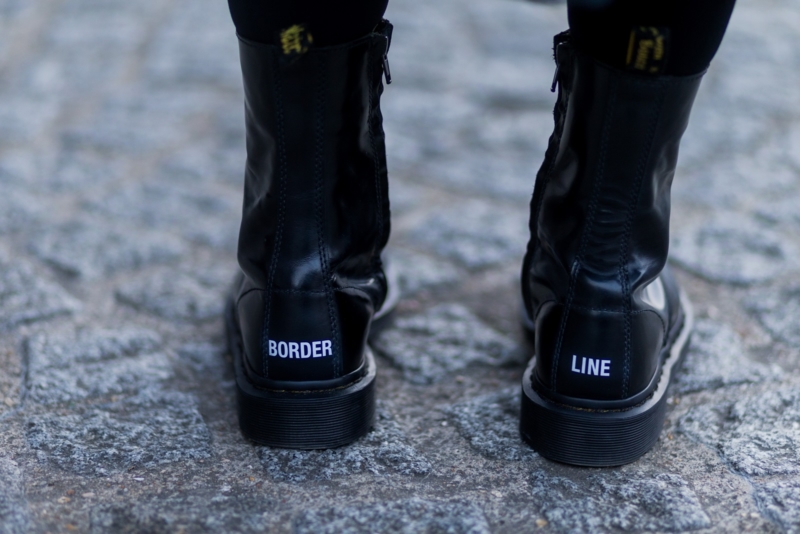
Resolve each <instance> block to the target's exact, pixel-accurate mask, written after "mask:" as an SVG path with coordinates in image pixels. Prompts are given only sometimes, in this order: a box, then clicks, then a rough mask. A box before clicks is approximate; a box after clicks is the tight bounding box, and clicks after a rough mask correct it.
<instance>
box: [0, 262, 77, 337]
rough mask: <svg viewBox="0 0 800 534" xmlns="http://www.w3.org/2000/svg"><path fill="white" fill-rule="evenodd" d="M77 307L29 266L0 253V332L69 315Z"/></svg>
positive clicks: (57, 287) (64, 292)
mask: <svg viewBox="0 0 800 534" xmlns="http://www.w3.org/2000/svg"><path fill="white" fill-rule="evenodd" d="M79 307H80V304H79V302H78V301H77V300H76V299H75V298H73V297H72V296H70V295H69V293H67V292H66V291H65V290H64V289H62V288H61V287H59V286H58V285H56V284H55V283H54V282H51V281H49V280H46V279H45V278H42V277H40V276H37V274H36V273H35V272H34V269H33V267H32V266H31V265H30V264H28V263H27V262H24V261H19V260H16V261H13V262H12V260H11V259H10V258H9V256H8V255H7V254H6V253H5V252H3V251H2V250H0V330H6V329H8V328H10V327H13V326H16V325H19V324H21V323H31V322H36V321H41V320H44V319H49V318H51V317H54V316H57V315H64V314H69V313H72V312H74V311H76V310H77V309H78V308H79Z"/></svg>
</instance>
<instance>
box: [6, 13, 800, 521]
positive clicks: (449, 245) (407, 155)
mask: <svg viewBox="0 0 800 534" xmlns="http://www.w3.org/2000/svg"><path fill="white" fill-rule="evenodd" d="M387 18H389V19H390V20H391V21H392V22H393V23H394V24H395V32H394V37H393V42H392V47H391V52H390V54H389V56H390V57H389V59H390V61H391V66H392V73H393V77H394V83H392V85H391V86H387V87H386V91H385V93H384V97H383V98H382V111H383V115H384V124H385V127H386V135H387V150H388V154H387V158H388V164H389V170H390V191H391V202H392V217H393V218H392V232H393V233H392V242H391V244H390V247H389V250H387V257H389V259H390V261H391V262H392V263H393V265H394V267H395V268H396V270H397V271H399V276H400V283H401V286H402V289H403V291H404V298H403V299H402V300H401V303H400V305H399V307H398V309H397V310H396V312H395V316H394V325H393V326H392V325H390V326H388V327H387V329H385V330H384V331H383V332H382V333H381V334H380V335H378V339H377V341H376V343H375V345H376V347H375V348H376V349H377V350H376V352H377V353H378V357H377V360H378V364H379V374H378V380H377V390H378V397H379V407H380V409H379V417H378V423H377V425H376V427H375V429H374V430H373V431H372V432H371V433H369V434H368V435H367V436H365V437H364V438H362V439H361V440H359V441H358V442H356V443H354V444H352V445H350V446H347V447H342V448H338V449H334V450H329V451H288V450H281V449H271V448H266V447H261V446H258V445H256V444H254V443H250V442H248V441H247V440H245V439H244V438H242V436H241V433H240V432H239V429H238V426H237V415H236V398H235V395H236V389H235V383H234V381H233V369H232V366H231V360H230V358H231V356H230V354H229V353H228V350H227V348H226V345H225V334H224V327H223V320H222V313H223V296H224V294H225V291H226V290H227V289H228V287H229V284H230V283H231V282H232V280H233V278H234V275H235V271H236V265H235V261H236V258H235V248H236V241H237V236H236V233H237V227H238V224H239V216H240V213H241V202H242V197H241V195H242V189H241V188H242V178H243V171H244V162H245V136H244V120H243V119H244V114H243V104H242V100H243V99H242V94H243V93H242V81H241V74H240V72H239V60H238V50H237V46H238V43H237V40H236V36H235V30H234V27H233V25H232V24H231V22H230V18H229V16H228V10H227V6H226V4H225V2H221V1H219V0H168V1H158V0H139V1H137V2H125V1H123V0H70V1H69V2H61V1H53V0H0V190H2V195H0V451H2V453H1V454H0V534H5V533H13V534H17V533H22V532H32V533H34V534H45V533H47V532H63V531H76V532H108V531H118V532H181V531H185V532H220V531H224V532H264V531H274V532H297V533H302V532H311V531H313V532H334V531H335V532H339V531H342V532H364V531H399V532H418V531H422V532H454V533H458V532H470V533H482V532H498V533H505V532H520V531H521V532H525V531H533V530H535V531H536V532H542V533H548V532H583V531H591V532H612V531H620V530H626V531H637V532H639V531H651V530H652V531H660V532H672V531H692V530H702V531H703V532H710V533H718V532H729V531H769V532H773V531H774V532H781V531H786V532H792V531H800V518H799V517H798V512H797V510H798V502H799V500H800V489H798V484H797V478H798V469H800V467H798V466H799V465H800V457H798V453H797V451H798V450H800V434H798V428H800V415H799V414H800V400H798V395H799V394H798V393H797V392H798V378H797V377H796V376H795V375H794V374H793V373H795V372H796V370H797V369H798V368H800V359H798V353H799V351H800V327H798V326H797V321H796V320H795V318H796V317H797V316H800V309H798V308H800V304H798V303H800V298H798V294H800V290H799V289H798V287H800V285H798V284H800V278H799V277H798V275H799V274H800V269H798V261H799V260H800V233H798V231H797V230H798V226H799V225H800V216H798V213H800V212H799V211H798V209H797V206H798V205H800V91H797V87H800V55H798V49H797V46H796V43H797V40H798V31H799V30H798V28H800V4H798V2H797V1H796V0H770V1H769V2H767V1H766V0H739V1H738V2H737V6H736V10H735V12H734V16H733V19H732V20H731V24H730V27H729V31H728V34H727V35H726V38H725V40H724V42H723V44H722V46H721V48H720V52H719V54H718V57H717V58H716V59H715V61H714V63H713V64H712V66H711V68H710V70H709V72H708V74H707V75H706V78H705V80H704V82H703V85H702V87H701V89H700V93H699V94H698V98H697V102H696V105H695V106H694V108H693V111H692V120H691V123H690V126H689V130H688V131H687V133H686V136H685V137H684V142H683V143H682V145H681V158H680V165H679V168H678V170H677V172H676V176H675V184H674V188H673V203H672V210H673V214H674V216H673V217H672V220H671V225H672V238H673V243H672V249H671V256H672V260H673V262H674V263H675V264H676V269H675V270H676V274H677V277H678V278H679V280H680V282H681V285H682V287H683V288H684V289H685V290H686V292H687V293H688V295H689V297H690V298H691V299H692V300H693V301H694V304H695V309H696V310H697V316H698V317H699V319H698V321H697V326H696V331H695V334H694V340H693V343H692V346H691V349H690V352H689V354H688V356H687V359H686V362H685V365H684V366H683V369H682V370H681V372H680V374H679V376H678V380H677V382H676V383H675V384H674V386H673V388H672V390H671V392H670V397H671V398H670V403H669V406H668V412H667V423H666V425H665V431H664V433H663V434H662V437H661V439H660V440H659V442H658V443H657V444H656V446H655V448H654V449H653V450H652V451H651V452H650V453H648V454H647V455H645V456H644V457H643V458H642V459H641V460H639V461H637V462H635V463H634V464H632V465H629V466H625V467H622V468H609V469H602V470H594V469H592V470H587V469H577V468H571V467H568V466H563V465H560V464H555V463H552V462H548V461H546V460H545V459H543V458H541V457H539V456H538V455H536V454H535V453H534V452H533V451H532V450H531V449H530V448H529V447H528V446H527V445H526V444H525V443H524V442H522V440H521V439H520V437H519V434H518V427H517V425H518V410H519V380H520V374H521V372H522V368H523V365H524V362H525V360H526V359H527V358H528V357H529V356H530V352H531V350H532V347H531V346H530V345H529V344H528V343H527V342H526V341H525V340H524V336H523V334H522V330H521V328H520V326H519V318H518V317H519V316H518V313H519V300H518V299H519V281H518V273H519V266H520V261H521V259H522V257H523V254H524V251H525V246H526V242H527V240H528V203H529V201H530V198H531V193H532V191H533V185H534V180H535V175H536V172H537V170H538V167H539V165H540V162H541V160H542V156H543V153H544V149H545V146H546V143H547V140H548V137H549V135H550V133H551V132H552V128H553V125H552V114H551V110H552V107H553V101H554V95H553V94H552V93H551V92H550V91H549V89H550V82H551V80H552V77H553V72H554V68H555V67H554V65H553V60H552V48H551V47H552V36H553V34H555V33H557V32H560V31H562V30H563V29H565V28H566V27H567V15H566V8H565V4H564V2H545V1H541V2H540V1H535V2H520V1H513V0H470V2H466V3H465V2H462V1H459V0H439V1H437V2H424V1H423V0H406V1H404V2H398V1H396V0H393V1H392V2H390V5H389V11H388V12H387Z"/></svg>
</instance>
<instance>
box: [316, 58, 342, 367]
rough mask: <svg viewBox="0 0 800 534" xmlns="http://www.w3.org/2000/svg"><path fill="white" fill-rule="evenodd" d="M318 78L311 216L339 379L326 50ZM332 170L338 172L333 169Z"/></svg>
mask: <svg viewBox="0 0 800 534" xmlns="http://www.w3.org/2000/svg"><path fill="white" fill-rule="evenodd" d="M316 61H317V65H316V66H317V68H318V69H319V73H318V77H317V87H316V91H315V92H316V98H315V103H314V104H315V109H314V123H315V124H314V126H315V127H314V175H315V176H314V181H315V182H316V184H315V195H314V204H315V206H314V215H315V218H316V223H317V248H318V251H319V261H320V267H321V269H322V284H323V288H324V291H325V297H326V301H327V303H328V319H329V321H330V326H331V341H332V342H333V376H334V378H338V377H339V376H340V375H341V372H342V358H343V354H342V351H341V343H340V342H339V329H338V321H337V318H336V310H335V309H334V303H333V290H332V284H331V278H332V273H331V267H330V262H329V260H328V251H327V248H326V247H325V225H324V224H323V218H324V213H323V212H324V205H323V196H324V195H325V165H324V158H325V100H326V98H325V97H326V95H325V88H326V87H327V67H328V62H327V53H320V54H319V56H318V57H317V60H316ZM334 172H337V171H336V169H334Z"/></svg>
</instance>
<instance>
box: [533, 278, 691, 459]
mask: <svg viewBox="0 0 800 534" xmlns="http://www.w3.org/2000/svg"><path fill="white" fill-rule="evenodd" d="M681 304H682V306H683V309H684V322H683V326H682V327H681V330H680V332H679V333H678V334H677V336H676V338H675V341H674V342H673V344H672V346H671V347H670V349H669V351H668V353H667V355H666V358H665V361H664V363H663V367H662V371H661V377H660V379H659V382H658V385H657V386H656V389H655V391H653V394H652V395H651V396H650V397H648V398H647V399H646V400H645V401H644V402H642V403H641V404H639V405H637V406H633V407H631V408H628V409H617V410H603V409H601V408H598V409H587V408H574V407H571V406H567V405H564V404H559V403H555V402H552V401H550V400H548V399H546V398H544V397H542V396H541V395H539V394H538V393H537V392H536V390H534V388H533V385H532V384H533V381H532V379H533V372H534V369H535V367H536V357H534V358H533V359H532V360H531V362H530V364H529V365H528V368H527V369H526V370H525V374H524V376H523V377H522V409H521V418H520V433H521V435H522V438H523V439H524V440H525V441H526V442H528V443H529V444H530V445H531V446H532V447H533V448H534V449H535V450H536V452H538V453H539V454H541V455H542V456H544V457H545V458H547V459H549V460H554V461H556V462H562V463H566V464H571V465H579V466H586V467H612V466H618V465H623V464H628V463H631V462H633V461H635V460H637V459H638V458H639V457H641V456H642V455H643V454H645V453H646V452H647V451H648V450H650V449H651V448H652V447H653V445H655V443H656V441H657V440H658V436H659V434H660V433H661V429H662V427H663V426H664V418H665V416H666V408H667V389H668V387H669V384H670V381H671V379H672V375H673V374H674V373H675V372H676V371H677V369H678V367H679V366H680V363H681V361H682V360H683V357H684V356H685V354H686V350H687V349H688V347H689V338H690V336H691V331H692V328H693V323H694V319H693V314H692V309H691V305H690V304H689V302H688V300H687V299H686V296H685V295H683V294H682V295H681Z"/></svg>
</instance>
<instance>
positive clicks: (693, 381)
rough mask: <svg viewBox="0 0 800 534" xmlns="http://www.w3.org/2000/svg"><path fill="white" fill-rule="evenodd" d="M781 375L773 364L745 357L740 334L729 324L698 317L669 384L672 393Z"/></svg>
mask: <svg viewBox="0 0 800 534" xmlns="http://www.w3.org/2000/svg"><path fill="white" fill-rule="evenodd" d="M782 377H783V372H782V371H781V368H780V367H778V366H777V365H765V364H763V363H759V362H756V361H753V360H751V359H749V358H748V357H747V349H746V348H745V346H744V342H743V341H742V338H741V336H740V335H739V334H737V333H736V332H735V331H734V330H733V329H732V328H731V327H730V326H728V325H726V324H723V323H718V322H716V321H712V320H710V319H699V320H698V321H697V322H696V323H695V327H694V330H693V332H692V342H691V344H690V346H689V352H688V354H687V355H686V359H685V360H684V362H683V365H682V366H681V370H680V371H679V372H678V374H677V375H676V376H675V381H674V382H673V384H672V386H671V387H672V392H673V393H678V394H683V393H692V392H696V391H703V390H711V389H718V388H721V387H726V386H731V385H736V384H750V383H756V382H762V381H764V380H779V379H781V378H782Z"/></svg>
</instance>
